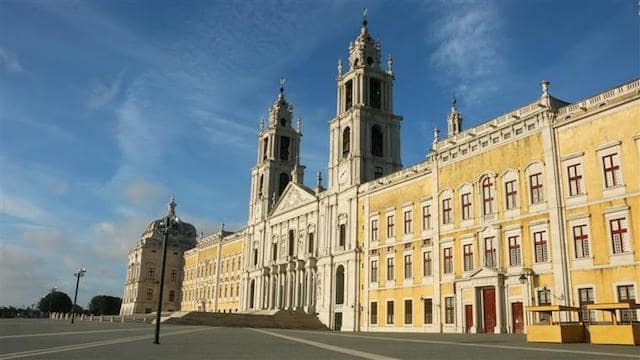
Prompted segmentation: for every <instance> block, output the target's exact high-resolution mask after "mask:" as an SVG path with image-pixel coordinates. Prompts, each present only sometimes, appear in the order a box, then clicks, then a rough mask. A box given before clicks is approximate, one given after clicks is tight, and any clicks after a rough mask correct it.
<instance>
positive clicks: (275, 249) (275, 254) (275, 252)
mask: <svg viewBox="0 0 640 360" xmlns="http://www.w3.org/2000/svg"><path fill="white" fill-rule="evenodd" d="M271 255H272V256H273V258H272V259H273V261H276V260H277V259H278V243H277V242H274V243H273V245H271ZM222 264H223V265H222V271H224V263H222Z"/></svg>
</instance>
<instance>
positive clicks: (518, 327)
mask: <svg viewBox="0 0 640 360" xmlns="http://www.w3.org/2000/svg"><path fill="white" fill-rule="evenodd" d="M511 318H512V319H513V320H512V321H513V323H512V324H511V325H512V329H513V333H514V334H522V333H523V332H524V313H523V312H522V303H521V302H514V303H512V304H511Z"/></svg>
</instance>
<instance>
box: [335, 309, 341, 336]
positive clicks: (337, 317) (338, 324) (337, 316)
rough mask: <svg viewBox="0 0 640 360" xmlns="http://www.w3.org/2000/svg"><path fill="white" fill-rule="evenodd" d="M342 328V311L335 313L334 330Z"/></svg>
mask: <svg viewBox="0 0 640 360" xmlns="http://www.w3.org/2000/svg"><path fill="white" fill-rule="evenodd" d="M340 329H342V313H341V312H337V313H336V314H335V323H334V330H335V331H340Z"/></svg>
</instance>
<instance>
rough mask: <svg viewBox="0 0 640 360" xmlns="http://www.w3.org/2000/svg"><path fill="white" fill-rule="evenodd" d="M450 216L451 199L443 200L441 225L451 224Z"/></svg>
mask: <svg viewBox="0 0 640 360" xmlns="http://www.w3.org/2000/svg"><path fill="white" fill-rule="evenodd" d="M452 220H453V219H452V216H451V199H443V200H442V223H443V224H445V225H446V224H451V223H452Z"/></svg>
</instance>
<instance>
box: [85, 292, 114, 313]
mask: <svg viewBox="0 0 640 360" xmlns="http://www.w3.org/2000/svg"><path fill="white" fill-rule="evenodd" d="M120 305H122V299H121V298H119V297H115V296H109V295H96V296H94V297H93V298H92V299H91V301H90V302H89V311H90V312H91V313H92V314H95V315H118V314H119V313H120Z"/></svg>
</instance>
